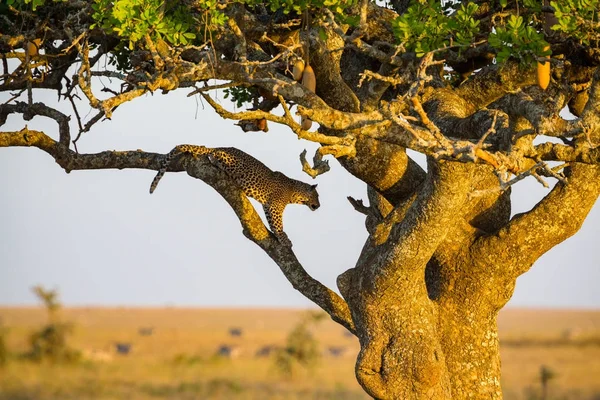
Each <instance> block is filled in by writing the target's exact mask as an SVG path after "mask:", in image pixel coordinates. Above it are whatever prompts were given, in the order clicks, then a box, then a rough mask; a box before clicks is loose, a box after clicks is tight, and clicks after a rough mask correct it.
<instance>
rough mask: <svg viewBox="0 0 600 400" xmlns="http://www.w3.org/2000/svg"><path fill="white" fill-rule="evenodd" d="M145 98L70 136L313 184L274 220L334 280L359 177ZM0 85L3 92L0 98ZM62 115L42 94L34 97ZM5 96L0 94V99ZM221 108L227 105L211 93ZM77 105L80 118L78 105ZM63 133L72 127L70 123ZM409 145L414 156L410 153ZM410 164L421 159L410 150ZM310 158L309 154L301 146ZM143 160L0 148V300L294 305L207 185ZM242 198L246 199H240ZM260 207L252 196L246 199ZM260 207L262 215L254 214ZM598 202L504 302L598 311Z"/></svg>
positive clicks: (301, 301) (169, 98)
mask: <svg viewBox="0 0 600 400" xmlns="http://www.w3.org/2000/svg"><path fill="white" fill-rule="evenodd" d="M189 91H190V90H188V91H184V90H178V91H175V92H171V93H169V94H168V95H161V94H158V93H156V94H154V95H146V96H144V97H142V98H138V99H136V100H134V101H132V102H129V103H125V104H124V105H121V106H120V107H119V108H118V109H117V110H116V111H115V113H114V115H113V118H112V120H109V121H104V122H102V123H100V124H97V125H96V126H95V127H94V128H93V129H92V131H91V132H88V133H86V134H84V135H83V137H82V138H81V139H80V140H79V142H78V148H79V151H80V152H82V153H93V152H99V151H104V150H135V149H143V150H144V151H152V152H160V153H166V152H168V151H170V150H171V149H172V148H173V147H174V146H176V145H178V144H182V143H191V144H202V145H206V146H209V147H221V146H223V147H227V146H235V147H238V148H240V149H242V150H244V151H246V152H248V153H249V154H251V155H253V156H254V157H256V158H258V159H260V160H261V161H263V162H264V163H265V164H266V165H267V166H269V167H270V168H271V169H273V170H279V171H282V172H284V173H285V174H286V175H288V176H290V177H292V178H295V179H300V180H303V181H305V182H310V183H315V182H316V183H318V184H319V187H318V188H319V194H320V202H321V208H319V209H318V210H317V211H314V212H313V211H310V210H309V209H308V208H307V207H305V206H300V205H290V206H288V207H287V208H286V211H285V215H284V229H285V231H286V232H287V233H288V235H289V237H290V239H291V240H292V242H293V243H294V250H295V252H296V254H297V256H298V258H299V260H300V262H301V263H302V264H303V265H304V267H305V268H306V270H307V271H308V272H309V273H310V274H311V275H312V276H313V277H315V278H316V279H318V280H319V281H321V282H322V283H324V284H325V285H327V286H328V287H330V288H332V289H334V290H336V291H337V288H336V285H335V279H336V277H337V276H338V275H339V274H340V273H342V272H344V271H345V270H347V269H348V268H351V267H354V265H355V262H356V260H357V258H358V255H359V253H360V251H361V248H362V246H363V244H364V241H365V239H366V237H367V232H366V230H365V227H364V216H363V215H362V214H359V213H357V212H356V211H355V210H354V209H353V208H352V206H351V205H350V204H349V203H348V201H347V200H346V197H347V196H353V197H355V198H362V199H365V200H366V186H365V184H364V183H362V182H361V181H359V180H357V179H355V178H354V177H352V176H351V175H350V174H349V173H347V172H346V171H345V170H344V169H343V168H342V167H341V166H340V165H339V164H338V163H337V161H335V160H330V165H331V167H332V168H331V171H330V172H328V173H326V174H324V175H321V176H319V177H317V179H316V180H314V181H313V180H312V179H311V178H310V177H309V176H308V175H306V174H304V173H303V172H302V170H301V166H300V162H299V161H298V155H299V153H300V152H301V151H302V150H304V149H305V148H306V149H308V151H309V155H310V154H311V152H314V150H315V149H316V147H317V146H316V145H315V144H314V143H310V142H306V141H302V140H298V139H297V138H296V136H295V135H294V134H293V133H292V132H291V131H290V130H289V129H288V128H286V127H279V126H275V125H274V124H271V125H270V130H269V132H268V133H264V132H249V133H243V132H242V131H241V129H239V128H238V127H237V126H234V125H233V124H234V122H235V121H228V120H223V119H221V118H220V117H219V116H218V115H216V114H215V113H214V112H213V111H212V110H211V109H210V106H208V105H207V104H206V105H203V104H202V102H201V101H200V100H199V98H197V97H195V98H194V97H189V98H188V97H186V94H187V93H188V92H189ZM3 96H4V97H3ZM35 96H36V97H35V98H34V100H35V101H47V102H50V103H52V104H54V105H55V106H56V107H57V108H59V109H61V110H63V112H65V113H69V114H71V106H70V104H69V103H68V102H66V101H63V102H60V103H58V104H56V101H55V99H56V94H55V93H53V92H47V93H43V94H41V95H40V94H39V93H38V94H35ZM7 99H8V95H5V94H1V93H0V102H4V101H6V100H7ZM221 102H222V104H223V105H224V106H226V107H227V108H229V109H233V104H232V103H230V102H229V101H228V100H223V99H221ZM80 113H82V114H83V115H84V116H86V117H87V118H89V117H90V116H92V115H94V113H93V111H92V110H90V107H89V106H87V105H82V107H81V108H80ZM25 123H26V124H27V125H28V126H29V128H31V129H42V130H44V131H45V132H46V133H47V134H49V135H50V136H52V137H53V138H55V139H57V129H56V124H55V123H54V121H52V120H48V119H44V118H41V117H37V118H35V119H34V120H32V121H27V122H24V121H23V120H22V119H21V118H19V117H17V116H14V115H13V116H10V117H9V119H8V121H7V123H6V124H5V126H3V127H1V128H0V130H2V131H13V130H19V129H21V128H23V126H24V124H25ZM71 125H72V132H77V130H76V123H75V121H71ZM411 154H413V155H414V153H411ZM415 157H417V160H418V161H419V162H420V163H421V164H423V161H424V159H423V157H422V156H420V155H417V156H415ZM307 158H309V159H310V158H311V157H307ZM155 173H156V172H155V171H148V170H122V171H119V170H101V171H73V172H71V173H69V174H67V173H65V172H64V170H62V169H61V168H60V167H59V166H58V165H57V164H56V163H55V162H54V160H53V159H52V158H51V157H50V156H49V155H47V154H46V153H44V152H42V151H41V150H38V149H35V148H0V188H1V189H0V305H10V306H13V305H33V304H36V298H35V296H34V295H33V293H32V292H31V287H32V286H34V285H38V284H39V285H43V286H44V287H46V288H54V289H58V291H59V293H60V298H61V299H62V301H63V303H64V304H65V305H68V306H182V307H307V306H311V305H312V303H311V302H310V301H309V300H307V299H305V298H304V297H303V296H302V295H301V294H300V293H299V292H296V291H295V290H294V289H293V288H292V286H291V284H290V283H289V282H288V281H287V280H286V279H285V277H284V276H283V274H282V273H281V271H280V270H279V268H278V267H277V265H276V264H275V263H274V262H273V261H272V260H271V259H270V258H268V257H267V256H266V254H265V253H264V252H263V251H262V250H261V249H260V248H259V247H258V246H256V245H255V244H254V243H252V242H250V241H249V240H248V239H246V238H245V237H244V236H243V234H242V229H241V225H240V223H239V221H238V219H237V218H236V216H235V214H234V213H233V211H232V210H231V208H230V207H229V206H228V205H227V204H226V203H225V201H224V200H223V199H222V198H221V197H220V196H219V195H218V193H216V192H215V191H214V190H213V189H212V188H211V187H210V186H208V185H206V184H204V183H203V182H202V181H200V180H197V179H193V178H191V177H189V176H188V175H187V174H186V173H185V172H182V173H167V174H166V175H165V176H164V177H163V179H162V181H161V182H160V184H159V186H158V188H157V189H156V191H155V192H154V194H152V195H150V194H149V193H148V188H149V185H150V182H151V181H152V179H153V177H154V175H155ZM547 191H548V189H545V188H543V187H542V186H541V185H540V184H538V183H537V182H535V181H534V180H530V179H527V180H525V181H524V182H523V183H519V184H518V185H516V186H515V187H514V190H513V194H512V196H513V199H514V202H513V212H514V213H517V212H522V211H525V210H528V209H530V208H531V207H532V206H533V205H534V204H536V203H537V202H538V201H539V200H540V199H541V198H542V196H543V195H544V194H545V193H547ZM253 204H254V205H255V206H256V205H258V203H256V202H254V203H253ZM257 208H258V210H259V214H261V215H263V214H262V209H261V207H257ZM263 218H264V215H263ZM599 236H600V206H598V204H596V206H595V207H594V209H593V210H592V211H591V213H590V215H589V216H588V218H587V220H586V221H585V223H584V224H583V227H582V228H581V230H580V231H579V233H577V234H576V235H575V236H574V237H572V238H570V239H568V240H567V241H565V242H563V243H562V244H560V245H558V246H556V247H555V248H554V249H552V250H551V251H550V252H548V253H546V254H545V255H544V256H543V257H542V258H540V259H539V260H538V262H537V263H536V264H535V265H534V266H533V268H532V270H531V271H529V272H528V273H527V274H525V275H523V276H522V277H520V278H519V279H518V281H517V286H516V290H515V293H514V295H513V298H512V299H511V301H510V302H509V304H508V305H509V306H511V307H560V308H600V293H599V292H598V291H597V282H599V281H600V268H599V267H600V252H598V251H597V249H596V247H595V246H597V244H598V237H599Z"/></svg>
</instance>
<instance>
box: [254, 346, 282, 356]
mask: <svg viewBox="0 0 600 400" xmlns="http://www.w3.org/2000/svg"><path fill="white" fill-rule="evenodd" d="M277 350H279V347H277V346H274V345H271V344H268V345H266V346H263V347H261V348H260V349H258V350H256V353H254V356H255V357H257V358H261V357H270V356H271V355H272V354H273V353H275V352H276V351H277Z"/></svg>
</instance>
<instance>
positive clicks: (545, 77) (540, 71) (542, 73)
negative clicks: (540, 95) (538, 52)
mask: <svg viewBox="0 0 600 400" xmlns="http://www.w3.org/2000/svg"><path fill="white" fill-rule="evenodd" d="M546 50H550V46H546V47H544V51H546ZM546 59H547V61H546V62H544V63H541V62H539V61H538V63H537V83H538V86H539V87H541V88H542V90H546V88H547V87H548V85H549V84H550V57H546Z"/></svg>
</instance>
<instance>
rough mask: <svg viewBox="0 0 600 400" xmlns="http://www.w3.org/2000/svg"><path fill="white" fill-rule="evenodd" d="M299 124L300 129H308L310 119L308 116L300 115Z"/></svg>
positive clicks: (310, 122)
mask: <svg viewBox="0 0 600 400" xmlns="http://www.w3.org/2000/svg"><path fill="white" fill-rule="evenodd" d="M300 121H301V122H300V126H302V129H304V130H305V131H307V130H309V129H310V127H311V126H312V121H311V119H310V118H307V117H304V116H303V117H301V118H300Z"/></svg>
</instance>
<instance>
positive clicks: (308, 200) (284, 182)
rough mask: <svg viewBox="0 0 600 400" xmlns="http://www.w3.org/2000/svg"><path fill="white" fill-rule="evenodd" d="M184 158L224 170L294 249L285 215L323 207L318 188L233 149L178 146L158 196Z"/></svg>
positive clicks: (168, 158) (169, 157) (164, 167)
mask: <svg viewBox="0 0 600 400" xmlns="http://www.w3.org/2000/svg"><path fill="white" fill-rule="evenodd" d="M180 154H191V155H192V156H194V157H195V158H198V157H200V156H207V157H208V159H209V161H210V162H211V163H213V164H214V165H216V166H217V167H219V168H220V169H221V170H223V171H224V172H225V173H226V174H227V175H229V176H230V177H231V179H233V180H234V181H235V182H236V183H237V184H238V185H239V186H240V188H241V189H242V190H243V191H244V193H245V194H246V196H248V197H252V198H254V199H256V200H257V201H258V202H259V203H261V204H262V205H263V210H264V212H265V215H266V217H267V221H268V222H269V227H270V228H271V231H272V232H273V233H274V234H275V236H276V237H277V239H278V240H279V241H280V242H281V243H282V244H285V245H287V246H291V245H292V243H291V242H290V240H289V238H288V236H287V234H286V233H285V232H284V231H283V211H284V209H285V207H286V206H287V205H288V204H304V205H306V206H308V208H310V209H311V210H313V211H314V210H316V209H317V208H319V207H320V203H319V194H318V193H317V185H309V184H307V183H304V182H302V181H298V180H296V179H292V178H288V177H287V176H285V175H284V174H282V173H281V172H278V171H272V170H271V169H269V167H267V166H266V165H264V164H263V163H262V162H260V161H259V160H257V159H256V158H254V157H252V156H251V155H249V154H246V153H244V152H243V151H241V150H238V149H236V148H233V147H219V148H214V149H211V148H208V147H204V146H195V145H190V144H182V145H179V146H176V147H175V148H174V149H173V150H171V151H170V152H169V153H168V154H167V155H166V157H165V159H164V161H163V163H162V165H161V167H160V169H159V170H158V173H157V174H156V177H155V178H154V180H153V181H152V184H151V185H150V193H152V192H154V190H155V189H156V186H157V185H158V182H159V181H160V179H161V178H162V177H163V175H164V174H165V172H166V171H167V169H168V168H169V164H170V163H171V161H172V160H173V158H174V157H175V156H177V155H180Z"/></svg>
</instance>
